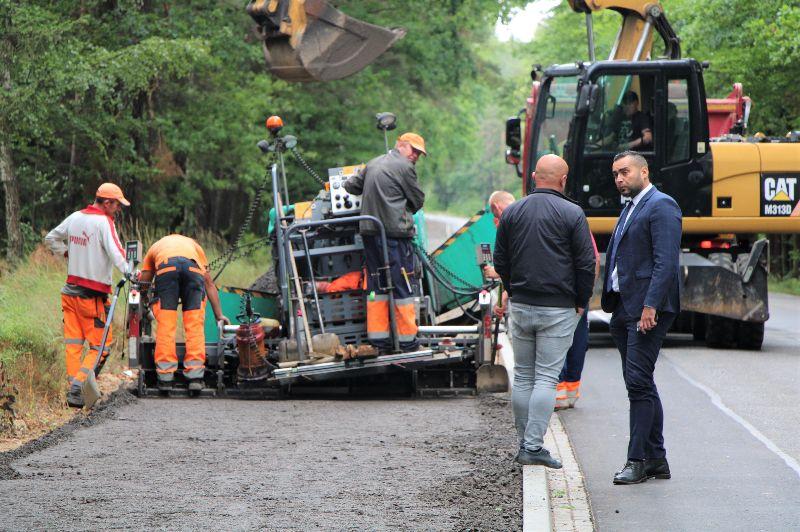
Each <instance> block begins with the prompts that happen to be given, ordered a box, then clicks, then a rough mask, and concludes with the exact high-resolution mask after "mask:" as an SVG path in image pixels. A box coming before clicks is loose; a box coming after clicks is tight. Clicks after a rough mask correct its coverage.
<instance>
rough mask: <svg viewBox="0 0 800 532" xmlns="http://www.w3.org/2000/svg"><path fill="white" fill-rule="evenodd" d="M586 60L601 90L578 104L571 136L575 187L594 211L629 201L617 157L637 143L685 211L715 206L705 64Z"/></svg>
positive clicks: (590, 80)
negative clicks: (619, 185)
mask: <svg viewBox="0 0 800 532" xmlns="http://www.w3.org/2000/svg"><path fill="white" fill-rule="evenodd" d="M585 68H586V70H585V73H584V75H583V76H580V77H579V79H580V81H579V84H580V85H581V86H582V87H585V86H586V85H587V84H589V85H590V87H591V91H592V92H595V93H597V98H596V99H594V101H593V102H592V105H590V106H589V109H588V112H586V113H583V114H581V112H580V111H581V110H582V109H583V108H582V107H581V105H576V111H578V112H577V115H576V117H575V120H574V122H573V124H572V128H571V130H570V134H569V138H568V139H567V142H566V143H565V144H566V146H567V147H568V150H567V153H566V154H565V155H566V157H567V160H568V162H569V164H570V179H568V180H567V193H568V194H569V195H570V196H571V197H572V198H574V199H575V200H576V201H577V202H578V203H579V204H580V205H581V206H582V207H583V208H584V209H585V210H586V213H587V215H590V216H617V215H618V214H619V212H620V210H621V209H622V206H623V204H624V201H623V199H622V198H621V197H620V194H619V192H618V191H617V189H616V186H615V185H614V179H613V178H612V176H611V164H612V161H613V158H614V155H615V154H617V153H619V152H621V151H625V150H634V151H638V152H640V153H641V154H642V155H643V156H644V158H645V159H647V161H648V164H649V166H650V176H651V181H652V182H653V183H654V184H655V185H656V186H657V187H658V188H659V190H662V191H663V192H666V193H667V194H670V195H671V196H672V197H673V198H675V200H676V201H677V202H678V204H679V205H680V206H681V209H682V210H683V212H684V214H685V215H690V213H691V215H693V216H704V215H706V214H707V213H709V212H710V208H711V203H710V202H711V199H710V185H711V173H710V168H711V165H710V163H711V160H710V157H711V156H710V154H709V152H708V148H707V146H708V144H707V143H708V126H707V116H706V114H705V107H704V106H703V105H701V103H702V102H704V101H705V89H704V86H703V80H702V69H701V68H700V66H699V64H697V62H696V61H694V60H691V59H689V60H680V61H675V60H670V61H642V62H630V63H625V62H621V61H609V62H599V63H594V64H592V65H590V66H588V67H585ZM563 79H566V78H563ZM578 104H580V102H578ZM539 141H540V145H541V141H542V138H541V137H540V138H539Z"/></svg>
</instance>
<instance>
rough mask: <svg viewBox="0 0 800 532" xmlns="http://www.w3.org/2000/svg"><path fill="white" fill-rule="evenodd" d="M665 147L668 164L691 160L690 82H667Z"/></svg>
mask: <svg viewBox="0 0 800 532" xmlns="http://www.w3.org/2000/svg"><path fill="white" fill-rule="evenodd" d="M666 115H667V116H666V129H665V131H664V141H665V142H664V145H665V147H666V163H667V164H672V163H680V162H683V161H687V160H689V156H690V154H691V150H690V148H691V129H690V116H691V115H690V107H689V82H688V80H686V79H670V80H668V81H667V112H666Z"/></svg>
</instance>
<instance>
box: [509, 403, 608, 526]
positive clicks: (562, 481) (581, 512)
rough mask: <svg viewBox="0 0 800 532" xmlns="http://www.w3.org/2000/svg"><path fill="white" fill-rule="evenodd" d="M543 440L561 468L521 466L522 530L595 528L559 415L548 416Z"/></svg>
mask: <svg viewBox="0 0 800 532" xmlns="http://www.w3.org/2000/svg"><path fill="white" fill-rule="evenodd" d="M544 443H545V447H546V448H547V449H548V450H550V452H551V454H552V455H553V456H555V457H556V458H558V459H559V460H561V463H562V464H563V466H564V467H563V468H562V469H547V468H545V467H543V466H523V467H522V504H523V507H522V530H523V531H524V532H528V531H536V532H541V531H544V530H555V531H558V532H561V531H571V532H590V531H594V530H595V526H594V523H595V519H594V515H593V514H592V507H591V504H590V502H589V493H588V491H587V490H586V483H585V480H584V476H583V471H582V470H581V468H580V465H579V464H578V461H577V459H576V458H575V451H574V449H573V447H572V442H571V441H570V439H569V435H568V434H567V431H566V429H565V427H564V425H563V423H561V418H560V417H559V415H558V414H554V415H553V416H552V417H551V418H550V426H549V430H548V431H547V434H546V435H545V442H544Z"/></svg>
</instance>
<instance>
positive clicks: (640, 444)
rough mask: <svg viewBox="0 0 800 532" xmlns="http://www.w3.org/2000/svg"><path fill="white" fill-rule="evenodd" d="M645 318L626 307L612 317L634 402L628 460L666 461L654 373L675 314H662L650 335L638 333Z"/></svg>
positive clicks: (659, 399) (612, 331) (624, 371)
mask: <svg viewBox="0 0 800 532" xmlns="http://www.w3.org/2000/svg"><path fill="white" fill-rule="evenodd" d="M640 318H641V316H631V315H630V314H628V313H627V312H626V311H625V307H624V306H623V305H622V304H618V305H617V307H616V309H614V313H613V314H612V315H611V327H610V328H611V336H612V338H613V339H614V343H615V344H616V345H617V349H619V353H620V355H621V356H622V377H623V378H624V379H625V388H626V389H627V390H628V400H629V402H630V440H629V441H628V459H629V460H644V459H652V458H665V457H666V455H667V451H666V450H665V449H664V435H663V431H664V411H663V409H662V408H661V398H660V397H659V395H658V389H657V388H656V383H655V380H654V379H653V372H654V371H655V369H656V360H657V359H658V353H659V351H660V350H661V344H662V343H663V342H664V337H665V336H666V335H667V331H668V330H669V328H670V326H671V325H672V322H673V321H674V320H675V314H674V313H672V312H662V313H658V317H657V321H658V323H657V325H656V326H655V328H653V329H652V330H650V331H648V332H647V334H642V333H639V332H636V323H637V322H638V321H639V319H640Z"/></svg>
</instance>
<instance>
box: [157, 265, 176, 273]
mask: <svg viewBox="0 0 800 532" xmlns="http://www.w3.org/2000/svg"><path fill="white" fill-rule="evenodd" d="M177 269H178V268H176V267H175V266H166V267H164V268H159V269H158V271H156V275H161V274H162V273H169V272H174V271H175V270H177Z"/></svg>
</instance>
